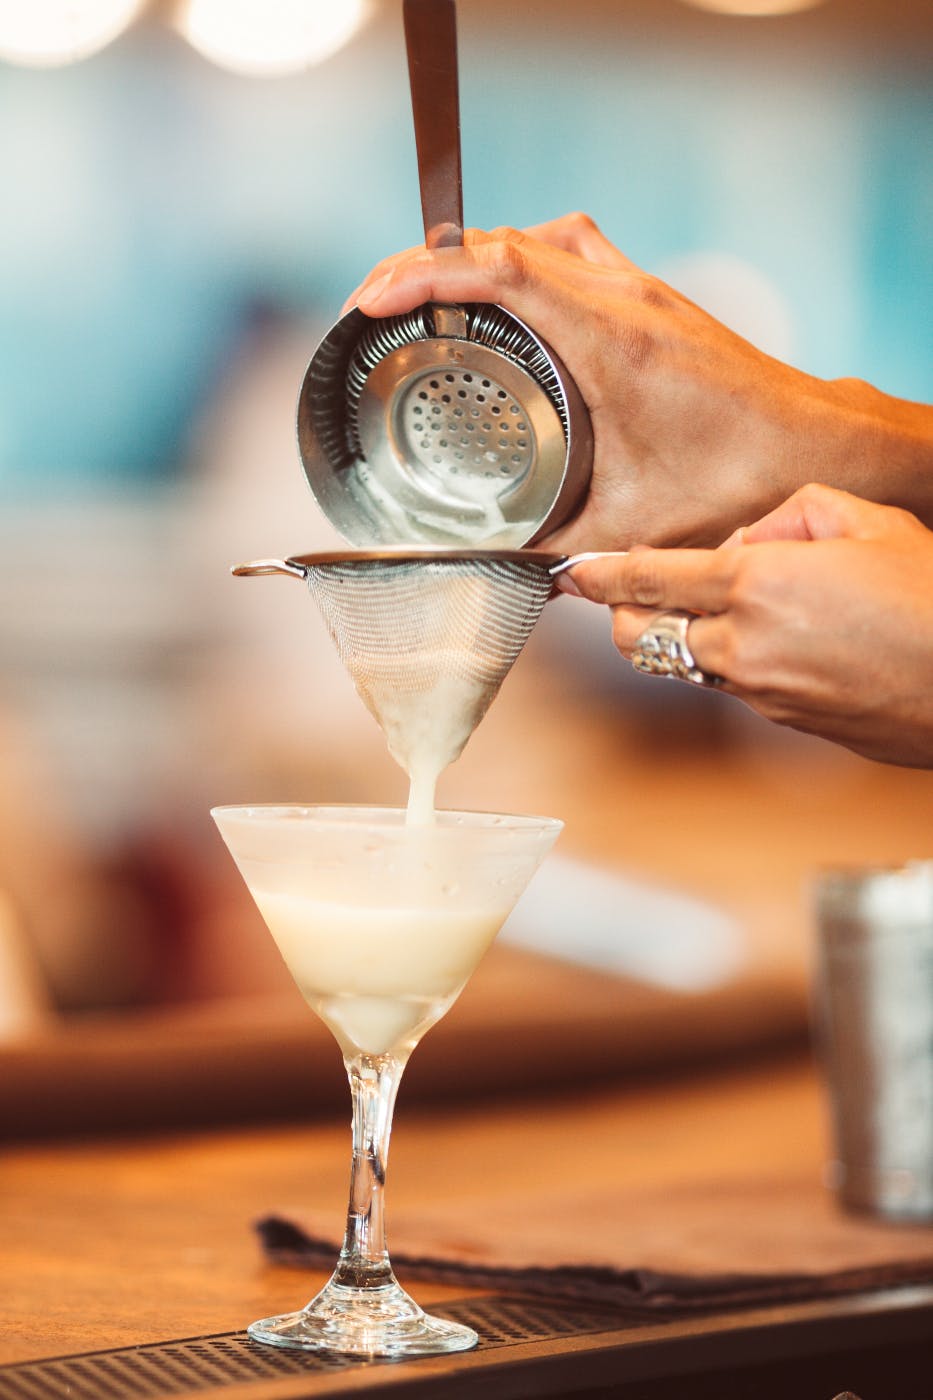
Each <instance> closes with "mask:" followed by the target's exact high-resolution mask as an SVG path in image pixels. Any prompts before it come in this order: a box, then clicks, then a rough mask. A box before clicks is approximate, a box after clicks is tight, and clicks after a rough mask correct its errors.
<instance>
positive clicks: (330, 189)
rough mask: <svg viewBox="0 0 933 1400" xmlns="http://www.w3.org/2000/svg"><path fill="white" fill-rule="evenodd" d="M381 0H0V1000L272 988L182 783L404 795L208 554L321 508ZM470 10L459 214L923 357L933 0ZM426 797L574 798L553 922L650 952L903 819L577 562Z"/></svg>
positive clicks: (299, 620)
mask: <svg viewBox="0 0 933 1400" xmlns="http://www.w3.org/2000/svg"><path fill="white" fill-rule="evenodd" d="M400 8H401V7H400V3H399V0H301V3H297V0H293V2H292V3H287V2H286V0H237V3H233V0H178V3H169V0H152V2H151V3H146V2H145V0H70V3H65V0H31V3H30V4H28V5H27V4H23V3H22V2H21V0H0V133H2V134H0V180H2V189H3V215H2V219H0V546H2V554H3V563H2V568H0V656H2V674H0V950H2V959H3V961H2V965H0V985H2V987H3V989H4V992H3V1018H4V1019H3V1032H4V1033H5V1034H6V1035H7V1036H9V1037H12V1036H17V1035H18V1036H22V1035H23V1034H25V1033H27V1032H29V1031H30V1029H32V1030H34V1029H35V1028H36V1027H37V1026H39V1027H40V1028H41V1026H42V1025H45V1024H47V1023H48V1019H49V1018H50V1017H51V1018H56V1017H58V1016H59V1015H60V1014H62V1013H66V1014H69V1015H74V1014H76V1013H79V1012H85V1013H86V1012H88V1011H95V1010H100V1009H101V1008H108V1007H109V1008H114V1007H127V1006H130V1007H134V1006H143V1005H149V1006H151V1005H153V1004H164V1003H167V1002H172V1003H174V1002H178V1001H191V1000H203V999H216V998H221V997H226V996H240V995H243V994H244V993H247V992H249V993H255V992H257V991H261V990H270V991H274V990H277V989H279V988H284V986H285V982H284V974H283V973H282V971H281V969H280V968H279V966H278V963H277V962H276V959H275V954H274V952H273V951H272V949H271V941H269V940H268V938H267V935H265V934H264V932H263V931H262V930H261V927H260V925H259V924H258V917H257V916H256V915H255V914H254V913H253V911H252V909H251V908H248V907H247V903H248V901H247V899H246V895H245V892H244V891H243V890H242V888H241V887H240V886H239V884H238V883H237V877H236V875H235V873H234V872H233V870H232V867H230V868H228V866H229V860H228V857H227V856H226V852H225V851H224V850H223V849H222V847H221V846H220V842H219V839H218V838H217V837H216V834H215V833H214V831H213V828H212V825H211V823H210V821H209V818H208V816H207V811H208V808H209V807H210V806H211V805H213V804H215V803H221V802H236V801H250V800H263V799H266V800H280V801H287V800H300V801H308V802H313V801H348V800H349V801H375V802H390V803H396V802H400V801H404V797H405V793H406V784H405V779H404V777H403V775H402V774H401V773H400V772H399V771H398V770H397V769H396V768H395V767H394V765H393V763H392V761H391V760H390V759H389V757H388V756H387V754H386V752H385V748H384V744H383V741H382V736H381V734H380V733H379V731H378V730H377V729H376V726H375V725H374V723H373V721H372V720H371V718H370V717H369V715H368V714H367V713H366V712H365V711H364V709H363V707H362V705H361V704H359V703H358V701H357V700H356V697H355V695H354V694H353V691H352V687H351V685H350V682H349V680H348V678H347V677H346V675H345V674H344V673H343V671H342V669H341V667H340V664H339V662H338V661H337V659H336V656H335V655H334V654H332V651H331V648H330V643H329V642H328V640H327V638H326V635H325V633H324V630H323V624H322V623H321V621H320V619H319V618H318V616H317V614H316V612H315V610H314V607H313V604H312V602H311V601H310V599H309V598H308V596H307V595H306V593H305V590H303V589H302V588H301V587H300V586H299V585H298V584H294V583H291V582H290V581H287V580H284V579H270V580H261V581H256V582H246V581H240V580H233V579H231V578H230V577H229V573H228V570H229V566H230V565H231V564H233V563H236V562H239V561H241V560H245V559H250V558H255V557H260V556H269V555H279V556H281V555H284V554H289V553H301V552H307V551H310V550H314V549H320V548H326V547H327V546H328V545H331V544H336V543H338V541H337V540H336V538H335V536H334V535H333V533H332V532H331V530H330V528H329V527H328V526H327V525H326V523H325V522H324V521H323V520H322V518H321V516H320V514H319V513H318V511H317V508H316V506H315V504H314V502H313V500H312V498H311V496H310V494H309V492H308V490H307V488H306V486H305V483H304V478H303V475H302V473H301V470H300V466H299V462H298V456H297V450H296V447H295V441H294V417H295V402H296V396H297V391H298V386H299V384H300V381H301V377H302V374H303V370H304V367H305V364H306V362H307V360H308V359H309V358H310V355H311V353H312V351H313V349H314V347H315V345H316V343H317V341H318V339H319V338H320V336H321V335H322V334H323V332H324V331H325V330H326V328H327V327H328V325H329V324H330V323H331V322H332V321H333V320H334V319H335V318H336V316H337V314H338V312H339V309H340V306H341V304H342V302H343V300H344V298H345V297H346V296H347V295H348V294H349V293H350V292H351V291H352V290H353V288H354V287H355V286H356V285H357V283H358V282H359V281H360V280H361V279H362V277H363V276H364V275H365V274H366V272H367V271H368V270H369V268H370V267H371V265H372V264H373V263H374V262H376V261H377V260H378V259H379V258H381V257H382V256H384V255H385V254H387V253H389V252H392V251H395V250H396V249H398V248H401V247H403V246H407V245H409V244H412V243H416V242H419V241H420V240H421V226H420V206H419V200H418V191H417V178H416V166H415V156H414V142H413V136H412V130H411V119H410V112H409V100H408V88H407V71H406V65H405V56H404V47H403V40H402V27H401V12H400ZM459 30H460V67H461V106H462V129H463V147H464V201H465V213H466V220H467V223H468V224H476V225H480V226H484V227H492V226H495V225H497V224H501V223H509V224H514V225H523V224H527V223H532V222H537V221H540V220H543V219H547V218H550V217H554V216H556V215H557V214H560V213H563V212H566V211H569V210H572V209H583V210H586V211H587V212H588V213H590V214H592V215H593V216H594V218H596V220H597V221H598V222H599V223H600V225H601V226H602V228H603V230H604V231H605V232H606V233H607V234H608V235H609V236H610V237H611V238H612V239H613V240H614V241H615V242H616V243H618V244H619V245H620V246H621V247H622V248H623V249H624V250H625V251H626V252H627V253H628V254H629V255H630V256H631V257H633V258H634V259H635V260H636V261H637V262H639V263H640V264H641V265H643V266H644V267H645V268H647V269H649V270H651V271H652V272H655V273H658V274H659V275H660V276H662V277H664V278H665V279H666V280H668V281H670V282H671V283H673V284H674V285H675V286H677V287H678V288H680V289H681V290H682V291H684V292H686V293H687V294H688V295H690V296H691V297H692V298H693V299H694V300H695V301H698V302H699V303H700V304H701V305H704V306H705V307H707V308H708V309H709V310H711V311H713V312H714V313H715V314H717V315H718V316H720V317H721V318H722V319H723V320H725V321H727V322H728V323H729V324H731V325H732V326H734V327H735V328H736V329H737V330H739V331H740V332H741V333H742V334H744V335H746V336H747V337H748V338H749V339H751V340H753V341H755V342H756V343H757V344H759V345H761V346H762V347H763V348H765V349H766V350H768V351H770V352H771V353H773V354H775V355H777V356H779V357H781V358H784V359H787V360H789V361H791V362H793V363H795V364H797V365H799V366H801V367H803V368H804V369H806V370H808V371H810V372H812V373H814V374H817V375H821V376H827V377H834V376H842V375H858V376H862V377H864V378H866V379H869V380H871V381H872V382H873V383H875V384H877V385H878V386H879V387H881V388H882V389H884V390H887V391H888V392H890V393H893V394H896V395H900V396H903V397H908V398H916V399H927V398H928V397H929V395H930V392H931V381H933V351H931V338H930V328H931V326H933V278H931V274H930V246H929V234H930V228H931V224H933V164H931V159H930V157H931V146H933V140H931V138H933V96H931V92H933V88H931V82H930V79H931V74H933V45H931V39H933V11H931V9H930V6H929V4H928V3H926V0H823V2H822V3H810V4H808V3H807V2H806V0H690V3H688V2H687V0H576V3H575V4H574V5H572V6H568V5H565V4H561V3H558V0H537V3H531V0H510V3H509V4H507V5H503V4H497V3H494V0H461V4H460V7H459ZM814 476H818V464H814ZM439 797H440V800H441V801H442V802H443V803H444V805H450V806H454V805H458V804H462V805H467V806H475V807H491V808H501V809H505V810H522V809H527V810H538V811H546V812H549V813H553V814H554V815H559V816H561V817H563V818H564V819H565V820H566V822H567V830H566V833H565V836H564V838H563V842H562V851H563V856H562V858H561V860H562V861H563V863H562V864H558V865H557V866H556V871H555V873H554V874H553V875H552V876H551V877H550V878H551V880H552V885H551V887H550V888H551V889H552V890H553V891H554V892H555V898H557V896H558V895H559V893H560V889H561V888H563V889H564V890H565V891H572V892H573V893H572V896H568V898H569V904H568V905H567V906H566V907H567V909H568V910H569V911H573V912H572V914H571V913H570V912H568V915H567V917H568V929H567V933H568V936H569V938H570V941H571V944H572V943H573V940H574V938H576V937H577V936H578V935H580V934H581V927H580V925H581V924H584V923H586V921H587V919H589V920H590V921H591V923H592V926H593V928H594V929H596V928H598V929H601V930H603V931H604V932H606V937H607V938H608V940H609V941H610V942H611V941H612V937H613V929H614V928H615V931H616V932H617V933H619V934H620V936H621V933H622V932H625V929H624V928H622V925H623V924H624V923H625V920H626V919H628V921H629V923H628V935H629V938H628V943H627V944H626V946H628V947H630V948H631V949H632V950H633V952H632V957H633V959H634V961H633V963H632V967H631V969H630V970H631V971H633V972H634V973H638V974H639V975H640V973H639V969H641V970H642V971H644V968H643V963H644V958H643V956H642V961H641V962H639V956H640V955H639V954H638V952H637V949H638V947H639V946H640V945H641V946H643V945H644V940H645V938H649V937H650V939H656V938H661V937H662V934H663V930H664V928H665V927H668V925H669V926H670V928H671V929H673V930H674V934H672V935H671V936H672V940H673V941H672V942H671V944H670V947H671V949H673V950H674V952H673V954H672V956H673V957H674V962H675V964H676V965H677V966H683V965H684V961H683V960H684V959H687V960H688V961H689V959H688V958H687V953H686V952H685V951H684V949H685V947H686V946H687V945H686V943H685V942H684V939H686V940H687V943H689V940H690V937H693V939H694V943H693V944H691V947H693V948H694V953H695V954H696V957H697V960H698V961H697V965H698V967H699V968H700V971H699V972H698V974H697V975H698V977H699V983H698V985H700V984H702V983H703V981H704V978H706V980H707V981H710V980H712V981H715V978H716V976H717V975H719V973H718V972H717V970H716V969H717V968H718V969H720V970H721V969H722V967H724V966H726V965H727V964H729V959H728V958H726V960H725V963H723V961H722V957H721V954H722V946H723V945H722V942H721V940H720V941H718V942H717V939H718V938H719V934H721V933H722V930H723V929H724V928H726V927H727V926H728V929H729V930H731V933H730V935H729V936H730V937H731V936H732V935H733V934H735V935H736V936H737V937H738V939H739V942H740V944H741V948H742V950H743V951H742V952H741V957H745V958H749V957H753V958H757V959H759V960H760V961H761V962H762V964H763V965H767V966H769V967H773V968H775V969H779V970H780V974H781V975H786V976H787V977H790V978H791V979H794V978H797V979H798V981H799V982H800V983H801V985H802V984H803V982H804V981H805V976H806V974H805V965H806V927H807V922H806V917H805V914H804V912H803V909H804V898H805V889H806V881H807V879H808V878H809V876H810V875H811V874H812V872H813V871H814V870H815V869H817V868H819V867H820V866H822V865H826V864H834V863H849V864H851V863H863V862H873V863H880V862H889V861H900V860H903V859H906V858H908V857H911V856H930V855H933V849H931V846H933V839H931V831H933V783H931V775H928V774H924V773H917V772H905V771H897V770H892V769H885V768H882V767H880V766H879V765H875V764H871V763H868V762H865V761H863V760H860V759H857V758H854V757H853V756H851V755H849V754H847V753H845V752H843V751H841V750H836V749H833V748H831V747H830V746H827V745H823V744H820V743H819V742H817V741H812V740H807V739H804V738H802V737H801V736H797V735H794V734H791V733H784V732H781V731H778V730H776V729H774V728H771V727H768V726H767V725H766V724H765V723H764V722H760V721H758V720H757V719H756V718H755V717H754V716H753V715H751V714H750V713H749V712H747V711H746V710H745V709H744V708H743V707H742V706H740V705H739V704H737V703H735V702H732V701H730V700H729V699H727V698H723V697H720V696H709V695H706V694H702V693H695V692H693V691H692V690H690V688H688V687H673V686H667V685H665V684H664V683H663V682H657V681H650V680H645V679H644V678H639V677H636V676H635V675H634V674H633V673H632V672H631V670H630V668H629V667H628V666H626V665H625V664H624V663H622V662H621V660H620V659H619V658H618V657H617V656H616V654H615V652H614V651H613V649H612V646H611V643H610V640H609V625H608V618H607V617H605V616H603V615H602V613H601V612H600V611H599V610H598V609H595V608H591V607H590V606H589V605H587V604H583V603H580V602H578V600H573V599H566V598H563V599H560V600H558V601H557V602H555V603H553V604H551V605H549V607H548V609H547V610H546V614H545V617H544V619H543V621H542V623H541V624H540V626H539V628H538V630H537V632H536V634H535V636H534V637H533V639H532V642H531V643H530V645H529V647H528V649H527V651H526V653H525V655H524V656H523V657H522V659H521V660H520V662H519V664H518V666H517V667H516V669H515V671H514V672H513V674H512V676H511V677H510V678H509V680H508V681H507V682H506V685H505V687H504V689H503V691H502V694H501V696H500V697H499V699H498V701H497V702H496V704H495V705H494V706H493V709H492V711H491V712H490V714H489V716H488V717H487V719H486V720H485V722H484V724H483V726H482V727H481V729H480V731H479V732H478V733H477V735H476V736H475V738H474V739H473V741H472V742H471V744H470V746H469V747H468V749H467V751H466V753H465V754H464V756H463V758H462V759H461V760H460V762H459V763H458V764H457V765H456V766H455V767H454V768H453V769H452V770H450V772H449V773H448V774H447V775H446V777H445V778H443V779H442V781H441V785H440V789H439ZM574 881H576V882H577V883H573V882H574ZM581 881H582V883H581ZM561 882H563V884H562V883H561ZM607 882H608V883H607ZM636 895H637V896H638V897H637V898H636ZM693 901H696V902H695V903H694V902H693ZM542 917H543V911H542ZM574 919H576V922H577V927H576V928H571V927H570V926H569V925H570V924H573V922H574ZM632 920H636V924H637V926H636V927H634V928H633V926H632ZM704 920H705V922H704ZM710 920H712V922H710ZM723 921H724V922H723ZM714 927H715V929H716V930H718V933H717V934H716V936H715V937H714V936H713V934H712V933H711V932H710V930H711V929H713V928H714ZM639 929H641V930H642V931H643V934H644V937H643V938H641V939H639V936H638V931H639ZM707 935H708V937H707ZM523 936H525V935H522V934H521V931H520V930H519V933H518V934H517V935H516V937H517V938H521V937H523ZM678 939H679V940H680V941H678ZM697 940H699V945H697ZM596 941H597V942H598V941H599V940H598V939H597V940H596ZM623 941H624V940H623ZM694 945H697V946H694ZM710 950H712V951H710ZM717 950H718V951H717ZM552 951H554V950H553V949H552ZM557 951H558V953H560V952H561V951H563V953H564V954H566V953H568V952H570V953H572V951H573V950H572V947H570V948H569V949H568V948H567V947H565V948H564V949H563V950H561V949H560V948H558V949H557ZM707 954H708V955H709V957H710V958H711V959H712V962H711V963H709V965H704V957H706V956H707ZM691 956H693V954H691ZM594 958H595V960H596V961H597V962H598V960H599V954H598V952H597V953H596V954H594ZM717 959H719V961H716V960H717ZM649 962H650V959H649ZM704 966H705V971H704ZM622 970H623V971H624V970H625V968H624V967H623V969H622ZM723 975H724V974H723ZM661 980H662V981H663V977H662V979H661ZM675 980H676V979H675Z"/></svg>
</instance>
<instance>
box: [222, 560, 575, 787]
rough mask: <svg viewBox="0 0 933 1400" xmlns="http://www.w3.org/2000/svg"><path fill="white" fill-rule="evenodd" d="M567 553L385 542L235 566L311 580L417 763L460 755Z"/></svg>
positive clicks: (374, 705)
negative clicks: (400, 546)
mask: <svg viewBox="0 0 933 1400" xmlns="http://www.w3.org/2000/svg"><path fill="white" fill-rule="evenodd" d="M568 562H570V561H568V560H566V559H565V557H564V556H562V555H556V554H547V553H544V552H538V551H533V550H495V551H477V550H465V551H452V550H443V551H420V552H402V551H393V550H379V551H367V552H365V553H362V552H361V553H350V552H347V553H336V554H304V555H296V556H295V557H293V558H289V559H284V560H280V559H260V560H256V561H255V562H253V563H250V564H241V565H239V566H238V567H236V568H235V569H234V570H233V572H234V573H235V574H241V575H243V574H246V575H251V574H271V573H284V574H289V575H291V576H292V577H295V578H300V579H304V580H306V581H307V583H308V586H309V588H310V591H311V595H312V597H313V598H314V600H315V602H316V603H317V604H318V607H319V608H320V610H321V613H322V615H323V617H324V621H325V623H326V625H327V629H328V631H329V632H330V635H331V637H332V638H333V641H334V644H335V645H336V647H337V651H338V652H339V654H340V657H341V660H342V661H343V663H344V665H345V666H346V668H347V670H348V671H349V673H350V675H351V677H352V679H353V682H354V684H355V686H356V688H357V690H358V692H359V694H360V697H361V699H362V700H363V702H364V704H365V705H366V706H367V708H368V709H369V711H370V713H371V714H372V715H373V716H374V718H375V719H376V721H377V722H378V723H379V725H380V726H381V727H382V729H383V731H384V732H385V735H386V738H387V740H388V744H389V748H390V750H391V752H392V754H393V756H394V757H395V758H396V760H397V761H398V762H399V763H400V764H401V765H402V767H403V768H405V769H406V771H407V772H409V773H412V772H413V770H414V769H416V768H417V767H418V763H419V756H420V754H421V751H422V750H424V751H425V752H427V751H431V753H433V754H435V755H436V756H437V758H438V761H439V763H440V767H444V766H446V764H448V763H452V762H453V760H454V759H455V758H456V757H457V756H458V754H459V753H460V751H461V749H462V748H463V746H464V744H465V743H466V742H467V740H468V739H469V737H470V735H471V734H472V733H473V730H474V729H475V728H476V726H477V725H478V724H479V722H480V720H481V719H482V718H483V715H484V714H485V713H486V710H487V709H488V708H489V705H490V704H491V703H492V701H493V700H494V699H495V696H496V694H497V692H498V690H499V687H500V686H501V684H502V682H503V680H504V679H505V677H506V676H507V675H508V672H509V670H510V669H511V667H512V665H513V663H514V661H515V659H516V657H517V656H518V654H519V652H520V651H521V649H522V647H523V646H524V644H525V642H526V641H527V639H528V637H529V635H530V634H531V631H532V629H533V628H534V625H535V623H536V622H537V620H538V617H539V616H540V614H541V610H542V608H543V607H544V604H545V603H546V601H547V598H548V595H549V593H550V591H551V587H552V584H553V579H554V575H555V573H556V572H558V571H559V570H560V569H561V568H563V567H566V566H567V563H568ZM438 771H439V770H438Z"/></svg>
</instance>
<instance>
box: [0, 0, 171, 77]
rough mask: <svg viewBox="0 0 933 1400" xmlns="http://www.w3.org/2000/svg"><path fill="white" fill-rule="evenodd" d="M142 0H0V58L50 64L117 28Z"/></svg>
mask: <svg viewBox="0 0 933 1400" xmlns="http://www.w3.org/2000/svg"><path fill="white" fill-rule="evenodd" d="M142 3H143V0H0V59H6V60H7V61H8V62H10V63H23V64H27V65H29V66H30V67H35V68H55V67H57V66H59V65H61V64H64V63H74V62H75V61H76V60H77V59H79V58H87V57H88V55H89V54H92V53H96V52H97V51H98V49H102V48H103V47H104V46H105V45H106V44H109V43H110V41H111V40H112V39H115V38H116V37H117V35H118V34H121V33H122V32H123V30H124V29H125V28H126V27H127V25H128V24H129V23H130V21H131V20H133V19H135V17H136V15H137V14H138V12H139V11H140V10H141V9H142Z"/></svg>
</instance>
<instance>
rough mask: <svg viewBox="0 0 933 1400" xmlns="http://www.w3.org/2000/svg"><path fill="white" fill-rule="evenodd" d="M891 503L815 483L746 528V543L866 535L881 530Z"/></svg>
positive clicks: (856, 537) (743, 537)
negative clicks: (869, 499) (870, 499)
mask: <svg viewBox="0 0 933 1400" xmlns="http://www.w3.org/2000/svg"><path fill="white" fill-rule="evenodd" d="M889 509H890V508H889V507H887V506H879V505H875V504H874V503H873V502H871V501H863V500H862V499H861V497H859V496H852V495H850V494H849V492H848V491H837V490H835V488H834V487H832V486H821V485H818V484H817V483H815V482H814V483H811V484H810V485H809V486H802V487H801V488H800V490H799V491H795V492H794V494H793V495H792V496H790V497H789V498H788V499H787V500H786V501H784V502H783V503H782V504H781V505H779V506H778V507H777V508H776V509H775V510H772V511H769V513H768V514H767V515H763V516H762V517H761V519H760V520H756V521H755V522H754V524H752V525H746V526H745V528H744V530H743V531H742V543H743V544H762V543H765V542H766V541H769V540H831V539H839V538H842V537H845V538H849V539H859V538H866V537H868V536H871V535H874V534H876V533H877V529H878V525H879V523H880V521H879V517H881V516H884V515H886V514H887V513H888V511H889Z"/></svg>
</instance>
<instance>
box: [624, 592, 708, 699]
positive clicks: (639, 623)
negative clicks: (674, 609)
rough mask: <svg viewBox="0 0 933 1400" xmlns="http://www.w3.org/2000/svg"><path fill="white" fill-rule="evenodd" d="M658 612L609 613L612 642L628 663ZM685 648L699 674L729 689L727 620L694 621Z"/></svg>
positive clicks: (645, 609)
mask: <svg viewBox="0 0 933 1400" xmlns="http://www.w3.org/2000/svg"><path fill="white" fill-rule="evenodd" d="M659 611H660V609H658V608H633V607H615V608H613V609H612V640H613V643H614V645H615V647H616V649H617V650H618V651H619V652H620V653H621V654H622V656H624V657H626V658H627V659H628V660H629V661H631V659H632V653H633V651H634V650H635V643H636V642H637V641H638V638H639V637H640V636H641V634H642V632H644V630H645V628H646V627H648V626H650V624H651V619H652V618H654V617H657V615H658V612H659ZM687 645H688V646H689V647H690V650H691V652H692V653H693V659H694V661H695V662H696V664H697V665H698V666H699V667H700V670H701V671H706V672H707V673H708V674H709V675H711V676H716V677H718V678H719V679H720V680H721V681H722V682H724V684H725V687H726V688H727V689H729V688H730V687H731V678H730V675H729V671H730V669H731V666H732V660H733V654H734V627H733V624H732V622H731V621H730V620H729V619H728V618H726V617H718V616H712V617H695V618H694V619H693V620H692V621H691V623H690V625H689V627H688V628H687Z"/></svg>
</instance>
